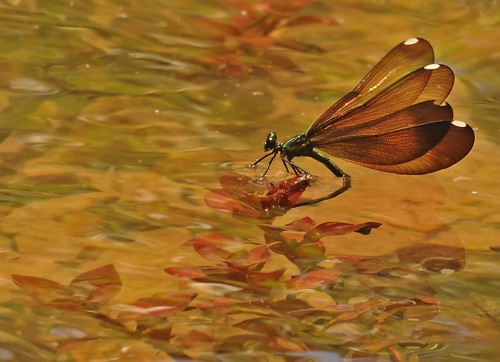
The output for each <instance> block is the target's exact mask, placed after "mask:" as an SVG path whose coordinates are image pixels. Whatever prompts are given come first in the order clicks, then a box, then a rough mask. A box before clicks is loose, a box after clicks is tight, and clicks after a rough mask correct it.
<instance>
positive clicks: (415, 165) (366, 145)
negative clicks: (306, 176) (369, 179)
mask: <svg viewBox="0 0 500 362" xmlns="http://www.w3.org/2000/svg"><path fill="white" fill-rule="evenodd" d="M473 145H474V131H473V130H472V128H471V127H470V126H469V125H467V124H465V123H463V122H460V121H452V120H442V121H436V122H432V123H425V124H421V125H418V126H412V127H409V128H405V129H400V130H397V131H392V132H388V133H384V134H377V135H367V136H359V137H352V138H346V139H344V140H342V141H340V142H339V143H338V146H336V147H338V149H339V150H340V149H341V150H342V151H339V152H335V153H336V154H337V153H341V155H339V157H341V158H343V159H345V160H347V161H350V162H353V163H356V164H358V165H361V166H364V167H368V168H372V169H375V170H379V171H385V172H393V173H398V174H406V175H419V174H425V173H430V172H434V171H438V170H441V169H443V168H447V167H450V166H452V165H454V164H455V163H457V162H458V161H460V160H461V159H462V158H464V157H465V156H466V155H467V154H468V153H469V151H470V150H471V149H472V146H473ZM329 151H330V150H329Z"/></svg>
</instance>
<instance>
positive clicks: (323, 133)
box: [252, 38, 474, 206]
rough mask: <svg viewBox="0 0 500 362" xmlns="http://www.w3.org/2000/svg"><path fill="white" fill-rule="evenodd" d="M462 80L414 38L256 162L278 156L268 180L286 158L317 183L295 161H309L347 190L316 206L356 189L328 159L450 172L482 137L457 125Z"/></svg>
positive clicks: (271, 141) (269, 145) (270, 141)
mask: <svg viewBox="0 0 500 362" xmlns="http://www.w3.org/2000/svg"><path fill="white" fill-rule="evenodd" d="M454 80H455V76H454V74H453V71H452V70H451V69H450V68H449V67H448V66H446V65H443V64H435V63H434V51H433V49H432V46H431V44H430V43H429V42H428V41H427V40H425V39H421V38H411V39H408V40H406V41H404V42H402V43H401V44H399V45H397V46H396V47H395V48H394V49H392V50H391V51H390V52H389V53H387V54H386V55H385V56H384V57H383V58H382V59H381V60H380V61H379V62H378V63H377V64H376V65H375V66H374V67H373V69H372V70H371V71H370V72H369V73H368V74H367V75H366V76H365V77H364V78H363V80H361V82H360V83H359V84H358V85H357V86H356V88H354V90H353V91H351V92H350V93H348V94H346V95H345V96H344V97H342V98H341V99H340V100H339V101H337V102H336V103H335V104H333V105H332V106H331V107H330V108H328V109H327V110H326V111H325V112H324V113H323V114H322V115H321V116H319V118H318V119H316V121H315V122H314V123H313V124H312V125H311V126H310V127H309V129H308V130H307V131H306V132H305V133H300V134H298V135H296V136H295V137H292V138H291V139H289V140H288V141H286V142H278V141H277V135H276V133H274V132H271V133H269V135H268V136H267V139H266V142H265V144H264V150H265V151H270V152H269V153H267V154H266V155H264V156H263V157H261V158H260V159H258V160H257V161H256V162H254V163H253V164H252V166H255V165H256V164H257V163H259V162H260V161H262V160H264V159H265V158H267V157H271V159H270V161H269V163H268V165H267V167H266V169H265V171H264V173H263V174H262V177H264V176H265V175H266V174H267V172H268V171H269V168H270V166H271V164H272V162H273V161H274V159H275V158H276V156H277V155H278V154H280V156H281V160H282V162H283V164H284V165H285V168H286V170H287V171H289V167H290V168H291V169H292V171H293V172H294V173H295V174H297V175H306V176H311V175H310V174H309V173H308V172H307V171H305V170H304V169H303V168H301V167H300V166H298V165H297V164H296V163H294V162H293V161H292V160H293V158H295V157H299V156H307V157H311V158H313V159H315V160H317V161H319V162H321V163H323V164H324V165H325V166H326V167H327V168H328V169H329V170H330V171H331V172H332V173H333V174H334V175H335V176H337V177H342V178H343V185H342V186H341V187H340V188H338V189H337V190H335V191H334V192H332V193H330V194H328V195H326V196H324V197H320V198H316V199H313V200H308V201H305V202H301V203H297V204H296V205H295V206H302V205H310V204H314V203H317V202H320V201H323V200H327V199H331V198H333V197H336V196H338V195H340V194H342V193H343V192H345V191H346V190H348V189H349V188H350V187H351V179H350V176H349V175H348V174H346V173H345V172H344V171H342V170H341V169H340V168H339V167H338V166H337V165H336V164H335V163H333V161H332V160H330V159H329V158H328V157H327V156H325V155H324V154H323V153H322V152H320V151H323V152H325V153H328V154H330V155H332V156H335V157H338V158H341V159H344V160H346V161H349V162H352V163H355V164H358V165H361V166H364V167H369V168H372V169H375V170H379V171H385V172H392V173H396V174H404V175H420V174H426V173H431V172H435V171H438V170H441V169H444V168H447V167H450V166H452V165H454V164H455V163H457V162H458V161H460V160H461V159H462V158H464V157H465V156H466V155H467V154H468V153H469V151H470V150H471V148H472V146H473V144H474V131H473V130H472V128H471V127H470V126H469V125H467V124H466V123H464V122H462V121H457V120H453V110H452V108H451V106H450V105H449V104H448V103H446V102H445V99H446V97H447V96H448V95H449V93H450V92H451V89H452V87H453V83H454Z"/></svg>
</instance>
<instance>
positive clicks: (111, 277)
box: [12, 264, 121, 309]
mask: <svg viewBox="0 0 500 362" xmlns="http://www.w3.org/2000/svg"><path fill="white" fill-rule="evenodd" d="M12 278H13V279H14V282H15V283H16V284H17V285H18V286H19V287H20V288H21V289H23V290H25V291H26V292H28V293H29V294H30V296H31V297H32V298H33V299H35V300H36V301H37V302H39V303H42V304H47V305H51V306H54V307H58V308H67V309H95V308H96V307H99V306H101V305H103V304H105V303H107V302H108V301H109V300H110V299H111V298H113V297H114V296H115V295H116V294H117V293H118V292H119V291H120V289H121V281H120V276H119V275H118V273H117V272H116V270H115V268H114V267H113V265H111V264H110V265H105V266H103V267H101V268H97V269H94V270H91V271H88V272H86V273H82V274H80V275H79V276H78V277H76V278H75V279H73V281H72V282H71V283H70V285H69V286H64V285H61V284H59V283H56V282H53V281H51V280H48V279H43V278H37V277H30V276H23V275H12Z"/></svg>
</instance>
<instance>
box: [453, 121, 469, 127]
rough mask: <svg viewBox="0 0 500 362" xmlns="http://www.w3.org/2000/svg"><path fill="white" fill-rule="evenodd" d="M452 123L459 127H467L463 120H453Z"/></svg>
mask: <svg viewBox="0 0 500 362" xmlns="http://www.w3.org/2000/svg"><path fill="white" fill-rule="evenodd" d="M451 124H452V125H454V126H457V127H462V128H464V127H467V124H466V123H465V122H462V121H453V122H451Z"/></svg>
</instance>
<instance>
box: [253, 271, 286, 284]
mask: <svg viewBox="0 0 500 362" xmlns="http://www.w3.org/2000/svg"><path fill="white" fill-rule="evenodd" d="M285 271H286V269H279V270H275V271H272V272H255V273H250V274H248V276H247V281H248V283H249V284H250V285H251V286H253V287H254V288H255V287H257V288H272V287H273V286H275V285H276V283H277V282H278V280H279V279H280V278H281V276H282V275H283V274H284V273H285Z"/></svg>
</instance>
